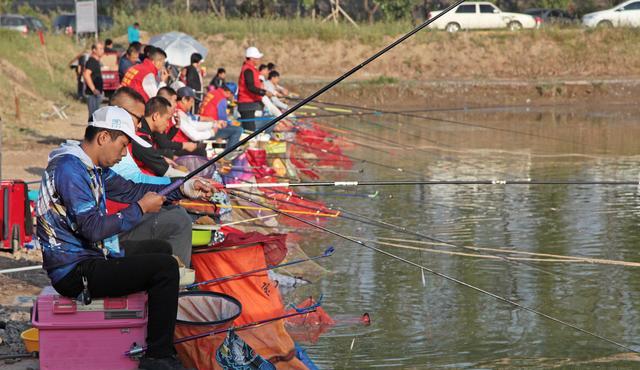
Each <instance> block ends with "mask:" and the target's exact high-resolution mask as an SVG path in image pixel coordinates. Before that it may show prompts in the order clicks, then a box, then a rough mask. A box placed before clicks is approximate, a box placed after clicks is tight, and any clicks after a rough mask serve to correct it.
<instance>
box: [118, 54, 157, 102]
mask: <svg viewBox="0 0 640 370" xmlns="http://www.w3.org/2000/svg"><path fill="white" fill-rule="evenodd" d="M149 74H152V75H153V77H154V78H155V76H156V75H157V74H158V68H156V66H155V65H153V62H152V61H151V60H150V59H148V58H147V59H145V60H144V61H143V62H142V63H140V64H136V65H134V66H132V67H131V68H129V70H127V73H125V74H124V77H122V83H121V84H120V86H129V87H130V88H132V89H134V90H135V91H137V92H138V93H139V94H140V95H142V97H143V98H144V101H145V102H147V101H148V100H149V98H150V97H149V95H147V93H146V92H145V91H144V89H143V88H142V81H143V80H144V78H145V77H147V76H148V75H149Z"/></svg>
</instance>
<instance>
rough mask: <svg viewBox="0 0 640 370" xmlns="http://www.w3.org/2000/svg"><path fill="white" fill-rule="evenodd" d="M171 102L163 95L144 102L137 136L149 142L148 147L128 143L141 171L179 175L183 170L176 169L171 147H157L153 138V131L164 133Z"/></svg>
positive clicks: (159, 174) (169, 116) (158, 174)
mask: <svg viewBox="0 0 640 370" xmlns="http://www.w3.org/2000/svg"><path fill="white" fill-rule="evenodd" d="M172 113H173V112H172V111H171V103H169V101H168V100H167V99H165V98H163V97H160V96H156V97H153V98H151V99H149V101H148V102H147V103H146V104H145V110H144V117H143V118H142V120H141V121H140V128H139V129H138V132H137V133H138V136H141V137H142V138H144V140H146V141H147V142H148V143H149V144H151V145H150V146H149V147H146V146H143V145H140V144H139V143H137V142H132V143H131V144H130V150H131V155H132V156H133V159H134V160H135V162H136V164H137V165H138V167H140V169H141V170H142V172H145V173H147V174H152V175H155V176H164V177H181V176H184V175H186V173H185V172H183V171H181V170H179V169H177V167H178V166H177V165H176V164H175V162H173V151H172V150H171V149H159V148H158V147H157V145H156V143H155V142H154V140H153V134H154V133H164V132H165V131H166V129H167V127H168V125H169V119H170V118H171V114H172Z"/></svg>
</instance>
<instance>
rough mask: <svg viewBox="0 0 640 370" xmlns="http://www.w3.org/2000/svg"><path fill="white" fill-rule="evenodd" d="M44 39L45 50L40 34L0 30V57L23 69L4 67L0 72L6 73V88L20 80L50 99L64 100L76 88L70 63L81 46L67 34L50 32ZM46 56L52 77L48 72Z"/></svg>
mask: <svg viewBox="0 0 640 370" xmlns="http://www.w3.org/2000/svg"><path fill="white" fill-rule="evenodd" d="M45 41H46V47H47V50H46V51H47V52H46V54H45V49H44V47H42V46H41V45H40V41H39V39H38V36H37V35H34V34H30V35H28V36H24V35H22V34H21V33H19V32H15V31H10V30H0V58H1V59H4V60H6V61H8V62H9V63H10V64H11V65H12V66H13V67H15V68H16V69H18V71H17V72H20V73H15V72H16V71H13V70H11V68H6V67H3V68H4V70H2V71H0V72H1V73H2V75H4V76H3V78H2V85H3V87H4V88H11V84H19V85H20V86H21V87H24V88H26V89H29V90H31V91H33V92H34V93H36V94H38V95H40V96H42V97H44V98H46V99H50V100H64V99H65V96H66V95H68V93H70V92H72V91H74V88H75V80H74V79H73V78H70V76H71V74H72V71H71V70H69V68H68V67H67V65H68V63H69V61H70V59H71V58H72V57H73V56H75V55H76V53H77V52H78V51H79V50H80V49H79V48H77V47H76V45H75V44H74V43H73V41H72V40H71V39H70V38H68V37H65V36H59V35H51V34H47V35H46V36H45ZM47 57H48V60H49V62H50V65H51V70H52V75H53V78H51V77H50V75H49V68H48V67H47ZM25 77H26V78H25Z"/></svg>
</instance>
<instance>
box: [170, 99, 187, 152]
mask: <svg viewBox="0 0 640 370" xmlns="http://www.w3.org/2000/svg"><path fill="white" fill-rule="evenodd" d="M176 109H177V110H179V111H181V112H184V113H187V111H186V110H185V109H184V107H183V106H182V103H180V102H178V105H177V106H176ZM173 126H175V122H174V121H173V120H171V125H170V127H169V128H168V129H167V130H169V129H170V128H171V127H173ZM171 141H175V142H176V143H188V142H190V141H191V139H189V136H187V135H185V133H184V132H182V130H180V129H178V132H177V133H176V134H175V136H174V137H173V138H172V139H171Z"/></svg>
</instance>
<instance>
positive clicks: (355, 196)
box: [296, 191, 380, 199]
mask: <svg viewBox="0 0 640 370" xmlns="http://www.w3.org/2000/svg"><path fill="white" fill-rule="evenodd" d="M296 194H298V195H312V196H330V197H353V198H367V199H373V198H377V197H378V194H380V192H379V191H376V192H375V193H371V194H357V193H355V194H352V193H315V192H304V191H299V192H296Z"/></svg>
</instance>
